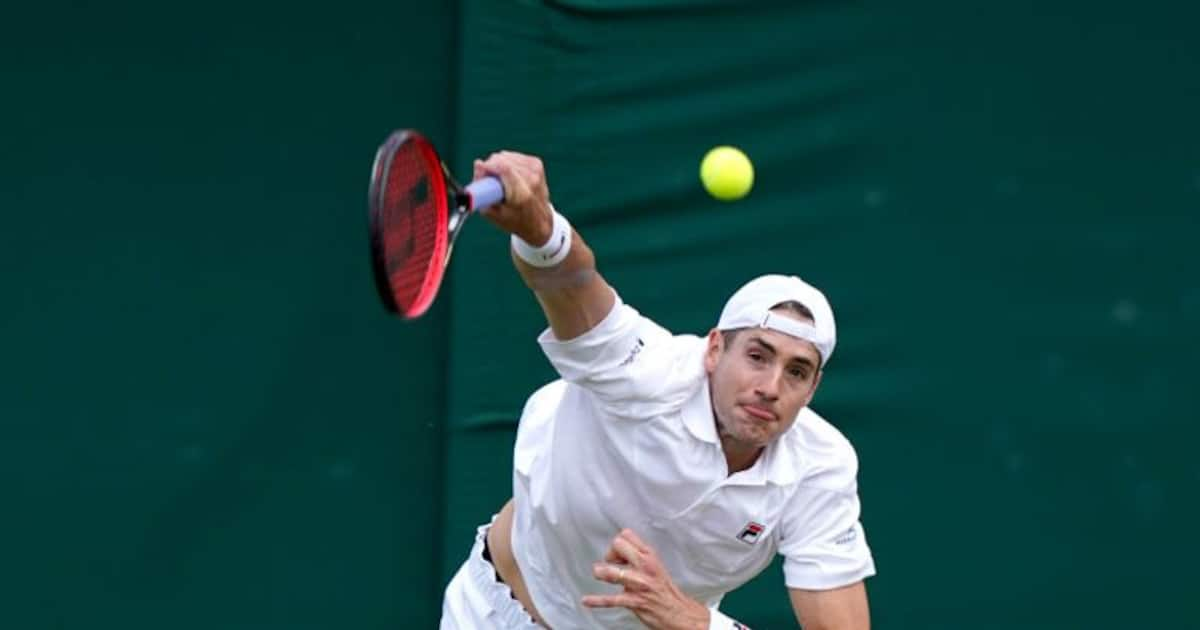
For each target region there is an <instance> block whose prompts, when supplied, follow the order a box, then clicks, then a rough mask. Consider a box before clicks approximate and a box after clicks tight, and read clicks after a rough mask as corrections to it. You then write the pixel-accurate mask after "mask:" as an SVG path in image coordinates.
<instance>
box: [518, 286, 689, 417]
mask: <svg viewBox="0 0 1200 630" xmlns="http://www.w3.org/2000/svg"><path fill="white" fill-rule="evenodd" d="M538 343H539V344H540V345H541V347H542V352H544V353H545V354H546V358H547V359H549V360H550V363H551V365H553V366H554V369H555V370H556V371H557V372H558V373H559V375H560V376H562V378H563V380H565V381H567V382H568V383H573V384H575V385H578V386H580V387H583V388H585V389H587V390H588V391H590V392H592V393H593V394H595V397H596V399H597V400H598V401H599V402H600V403H601V404H603V405H604V406H605V407H606V408H607V410H608V411H609V412H610V413H613V414H615V415H620V416H629V417H641V418H645V417H649V416H650V415H654V414H656V413H659V412H661V411H662V410H663V409H664V408H666V407H669V406H673V405H674V406H677V405H678V404H680V402H681V400H678V399H681V397H682V396H683V395H685V394H686V392H687V384H688V383H689V382H690V381H691V380H694V379H695V378H696V376H697V375H696V372H700V373H702V372H703V365H701V364H700V361H699V359H698V357H697V358H696V361H690V360H689V359H690V358H691V355H690V353H687V352H683V351H682V350H684V349H685V346H687V344H686V343H684V342H683V341H682V340H681V339H678V338H676V337H674V336H673V335H672V334H671V333H670V332H668V331H667V330H666V329H664V328H662V327H661V326H659V325H658V324H656V323H654V322H653V321H651V320H650V319H648V318H646V317H643V316H642V315H641V314H639V313H638V312H637V310H635V309H634V308H633V307H631V306H629V305H628V304H625V303H624V302H622V301H621V298H620V296H617V299H616V301H615V302H614V304H613V307H612V310H611V311H609V313H608V315H606V316H605V317H604V319H603V320H601V321H600V323H598V324H596V325H595V326H594V327H592V329H591V330H589V331H587V332H585V333H584V334H582V335H580V336H578V337H575V338H573V339H569V340H566V341H560V340H559V339H557V338H555V336H554V333H553V331H551V330H550V329H549V328H547V329H546V330H544V331H543V332H542V334H541V335H539V336H538ZM692 363H696V365H694V366H693V365H691V364H692Z"/></svg>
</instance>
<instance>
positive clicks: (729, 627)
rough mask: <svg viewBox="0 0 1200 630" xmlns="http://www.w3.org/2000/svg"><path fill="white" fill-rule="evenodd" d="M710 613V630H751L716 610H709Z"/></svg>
mask: <svg viewBox="0 0 1200 630" xmlns="http://www.w3.org/2000/svg"><path fill="white" fill-rule="evenodd" d="M708 612H709V616H708V630H750V628H747V627H746V626H744V625H742V624H740V623H738V622H737V621H734V620H733V619H732V618H730V617H727V616H726V615H725V614H724V613H722V612H721V611H719V610H717V609H716V608H709V609H708Z"/></svg>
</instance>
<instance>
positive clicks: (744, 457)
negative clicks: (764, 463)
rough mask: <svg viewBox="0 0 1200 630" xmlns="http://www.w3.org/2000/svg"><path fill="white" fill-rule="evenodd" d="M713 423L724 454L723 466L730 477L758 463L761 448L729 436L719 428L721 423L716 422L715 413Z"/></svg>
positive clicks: (721, 427)
mask: <svg viewBox="0 0 1200 630" xmlns="http://www.w3.org/2000/svg"><path fill="white" fill-rule="evenodd" d="M713 422H715V423H716V425H717V436H718V437H720V439H721V450H722V451H723V452H724V453H725V466H726V467H727V468H728V469H729V474H730V475H732V474H734V473H739V472H742V471H743V470H746V469H747V468H750V467H751V466H753V465H754V462H756V461H758V457H759V455H762V452H763V447H761V446H758V445H756V444H747V443H745V442H743V441H741V440H739V439H737V438H735V437H734V436H732V435H730V434H729V433H728V432H727V431H726V430H725V427H723V426H721V422H720V420H717V417H716V414H715V413H714V414H713Z"/></svg>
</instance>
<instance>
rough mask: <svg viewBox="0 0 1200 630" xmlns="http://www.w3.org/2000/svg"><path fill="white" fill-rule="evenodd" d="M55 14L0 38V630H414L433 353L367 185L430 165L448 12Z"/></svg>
mask: <svg viewBox="0 0 1200 630" xmlns="http://www.w3.org/2000/svg"><path fill="white" fill-rule="evenodd" d="M55 4H57V3H55ZM55 4H28V5H24V6H22V7H20V8H19V10H18V9H13V10H11V11H6V13H9V16H8V17H7V18H6V19H5V20H4V22H5V25H4V27H3V28H2V29H0V30H2V31H3V32H4V34H5V35H4V44H3V46H4V51H5V54H3V55H0V69H2V76H3V77H4V87H3V100H4V105H3V106H2V107H3V108H4V112H5V115H4V119H5V129H6V131H5V134H4V138H5V139H4V142H3V149H0V151H2V152H3V169H2V171H3V173H4V175H3V182H4V184H3V186H2V187H0V207H2V208H3V212H4V219H5V221H4V227H3V228H0V269H2V270H3V271H2V273H3V275H4V279H5V283H4V286H5V297H4V298H3V307H4V308H3V309H2V310H0V331H3V356H4V360H3V362H2V365H3V368H2V369H3V374H4V378H3V379H2V383H3V384H2V385H0V394H2V395H0V427H2V428H3V438H2V439H0V489H2V491H0V495H2V496H3V497H4V501H5V503H4V510H3V517H2V518H0V534H2V535H0V558H3V569H2V570H0V576H2V578H0V582H2V583H3V585H2V589H0V590H2V592H3V596H0V608H2V610H3V612H2V613H0V618H2V619H3V621H2V622H0V625H3V626H4V627H5V628H13V629H18V628H20V629H40V628H97V629H99V628H122V629H135V628H196V629H201V628H203V629H213V628H224V629H240V628H246V629H250V628H254V629H261V628H288V629H294V628H313V629H317V628H395V627H401V626H404V627H418V628H427V627H432V626H433V625H435V624H436V620H437V616H438V614H439V612H440V606H439V601H440V591H441V584H439V583H437V581H436V580H435V579H430V578H429V576H430V574H431V573H436V572H437V569H436V563H437V558H436V553H435V551H434V545H432V544H431V542H430V541H431V540H433V539H436V531H435V530H436V526H437V522H438V514H439V513H440V508H439V507H438V506H439V499H438V495H439V494H440V492H439V488H440V485H439V481H438V474H437V470H438V463H439V462H440V457H439V455H438V452H439V446H438V445H439V441H440V439H441V438H440V427H441V423H440V422H438V421H437V420H438V418H440V417H441V416H442V415H443V414H444V409H443V396H444V371H443V369H442V366H443V363H442V360H443V358H442V357H443V348H442V347H441V343H442V342H441V339H442V338H443V332H444V331H443V330H442V329H441V325H440V323H439V322H440V321H441V318H440V317H439V316H438V315H437V311H438V309H435V313H434V315H433V316H431V317H430V318H429V319H427V320H426V321H423V322H421V323H420V324H418V325H412V326H406V325H404V324H401V323H399V322H397V321H395V320H392V319H389V318H387V317H386V316H385V315H384V314H383V313H382V312H381V309H380V308H379V307H378V304H377V299H376V297H375V294H374V288H373V286H372V284H371V280H370V274H369V267H368V264H367V257H366V239H365V233H366V184H367V177H368V174H369V167H370V161H371V157H372V153H373V150H374V147H375V146H376V144H377V143H379V142H380V141H382V139H383V138H384V137H385V136H386V134H387V132H388V131H389V130H390V129H391V128H392V127H394V126H398V125H401V124H408V125H411V126H414V127H420V128H422V129H424V130H425V131H426V132H427V133H429V134H430V135H431V136H433V137H434V138H435V139H436V140H437V141H439V142H442V143H446V142H449V139H450V137H451V128H452V123H453V119H452V112H453V107H452V105H451V96H452V94H453V90H454V86H453V83H452V82H453V73H448V72H447V68H446V66H452V65H453V61H448V62H447V63H446V64H444V65H437V64H429V63H428V62H429V60H430V59H431V58H432V57H434V56H435V55H450V57H449V59H451V60H453V59H454V57H453V52H454V49H455V44H454V42H453V39H452V37H450V36H449V34H450V33H452V32H453V31H454V28H453V22H452V19H453V16H452V12H451V11H452V7H451V6H448V5H443V4H434V3H425V2H404V3H373V4H366V5H358V6H356V7H354V8H353V9H351V8H349V7H346V8H337V9H336V10H335V9H332V8H330V7H324V6H318V5H303V4H301V5H297V4H294V3H289V4H282V3H270V4H247V5H237V6H234V5H225V6H221V5H214V4H211V3H210V4H205V5H204V6H203V7H200V6H197V7H192V8H184V7H175V6H173V5H172V6H167V5H161V4H159V3H145V2H143V3H136V4H135V5H131V4H130V3H118V4H116V5H111V6H110V5H107V4H104V5H96V6H94V7H92V6H90V5H87V4H86V3H84V4H80V3H74V4H72V5H71V6H69V7H68V6H55ZM406 22H413V23H417V22H419V23H421V24H422V25H423V27H422V28H421V29H410V31H409V32H408V33H407V36H406V37H397V29H398V25H402V24H405V23H406ZM414 92H418V93H419V94H420V96H418V97H416V98H414V97H413V94H414ZM439 308H440V307H439Z"/></svg>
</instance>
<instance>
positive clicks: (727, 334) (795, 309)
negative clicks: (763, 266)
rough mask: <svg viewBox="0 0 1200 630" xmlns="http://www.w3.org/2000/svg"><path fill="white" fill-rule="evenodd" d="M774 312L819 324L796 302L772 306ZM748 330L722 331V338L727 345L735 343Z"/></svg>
mask: <svg viewBox="0 0 1200 630" xmlns="http://www.w3.org/2000/svg"><path fill="white" fill-rule="evenodd" d="M770 310H772V311H790V312H791V313H792V314H793V315H799V316H800V317H802V318H804V319H807V320H808V321H809V322H810V323H813V324H815V323H817V318H816V317H814V316H813V312H812V310H811V309H809V308H808V307H807V306H805V305H803V304H801V303H799V302H797V301H796V300H787V301H784V302H780V303H778V304H776V305H775V306H772V307H771V309H770ZM743 330H746V329H745V328H734V329H733V330H722V331H721V336H722V337H724V338H725V345H727V346H728V345H729V344H731V343H733V340H734V339H736V338H737V335H738V333H740V332H742V331H743Z"/></svg>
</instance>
